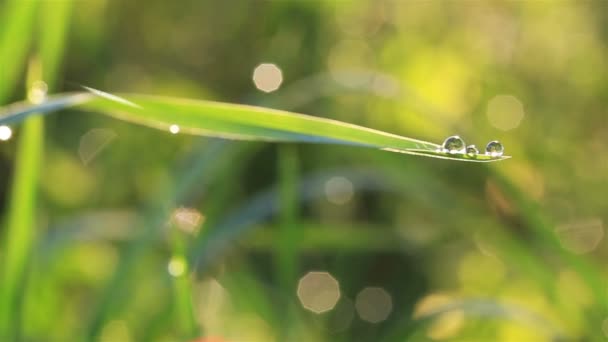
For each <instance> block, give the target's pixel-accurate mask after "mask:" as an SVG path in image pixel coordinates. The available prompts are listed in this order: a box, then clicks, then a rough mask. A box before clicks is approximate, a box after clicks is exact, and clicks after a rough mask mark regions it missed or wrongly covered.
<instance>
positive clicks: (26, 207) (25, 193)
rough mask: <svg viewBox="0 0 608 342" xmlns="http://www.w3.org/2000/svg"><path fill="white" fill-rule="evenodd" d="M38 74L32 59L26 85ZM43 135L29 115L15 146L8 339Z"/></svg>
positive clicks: (7, 263)
mask: <svg viewBox="0 0 608 342" xmlns="http://www.w3.org/2000/svg"><path fill="white" fill-rule="evenodd" d="M40 75H41V72H40V65H39V64H38V63H37V62H35V61H34V62H32V63H31V65H30V68H29V77H28V78H29V80H28V85H29V86H31V85H32V84H33V83H34V82H35V80H36V79H39V76H40ZM43 135H44V122H43V121H42V117H40V116H38V117H31V118H29V119H27V120H26V121H25V123H24V125H23V129H22V131H21V134H20V137H19V142H18V147H17V161H16V165H15V171H14V178H13V183H12V188H11V194H10V201H9V203H10V204H9V210H8V224H7V232H6V237H5V241H4V243H5V255H4V257H5V259H4V272H3V283H2V291H1V292H0V336H1V337H2V338H4V339H9V340H11V339H14V338H16V336H17V333H18V331H19V326H20V322H19V316H20V313H21V305H20V304H21V301H22V298H21V295H22V291H21V289H23V287H24V283H25V278H26V274H27V269H28V261H29V257H30V255H31V250H32V246H33V245H34V238H35V234H34V230H35V227H34V225H35V221H36V214H35V213H36V199H37V192H38V191H37V188H38V187H37V186H38V178H39V172H40V166H41V156H42V143H43Z"/></svg>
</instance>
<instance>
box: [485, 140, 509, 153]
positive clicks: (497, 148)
mask: <svg viewBox="0 0 608 342" xmlns="http://www.w3.org/2000/svg"><path fill="white" fill-rule="evenodd" d="M504 152H505V147H504V146H502V144H501V143H500V141H498V140H494V141H490V142H489V143H488V145H486V155H488V156H490V157H501V156H502V155H503V153H504Z"/></svg>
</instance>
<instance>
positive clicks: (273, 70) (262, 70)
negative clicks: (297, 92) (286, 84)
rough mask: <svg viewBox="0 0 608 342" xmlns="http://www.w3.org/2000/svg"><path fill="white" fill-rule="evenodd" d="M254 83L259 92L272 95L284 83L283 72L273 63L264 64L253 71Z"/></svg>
mask: <svg viewBox="0 0 608 342" xmlns="http://www.w3.org/2000/svg"><path fill="white" fill-rule="evenodd" d="M253 83H254V84H255V87H256V88H258V89H259V90H261V91H263V92H265V93H270V92H273V91H275V90H277V89H279V87H280V86H281V83H283V72H282V71H281V69H279V67H278V66H276V65H275V64H272V63H262V64H260V65H258V66H257V67H256V68H255V69H254V70H253Z"/></svg>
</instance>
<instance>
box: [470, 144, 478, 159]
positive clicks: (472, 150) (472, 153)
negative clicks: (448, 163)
mask: <svg viewBox="0 0 608 342" xmlns="http://www.w3.org/2000/svg"><path fill="white" fill-rule="evenodd" d="M478 153H479V150H478V149H477V147H476V146H475V145H469V146H467V155H468V156H469V157H475V156H476V155H477V154H478Z"/></svg>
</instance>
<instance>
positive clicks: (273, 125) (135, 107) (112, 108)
mask: <svg viewBox="0 0 608 342" xmlns="http://www.w3.org/2000/svg"><path fill="white" fill-rule="evenodd" d="M94 94H95V95H97V97H94V98H90V99H86V98H81V97H78V96H76V95H78V94H70V95H69V96H70V98H65V99H64V98H63V97H62V96H59V97H55V98H54V106H50V107H49V106H40V107H38V108H31V107H28V106H21V105H17V106H16V107H15V108H12V109H6V110H4V111H0V124H1V123H3V122H9V121H16V120H18V119H19V118H21V117H24V116H27V115H28V114H31V113H36V112H49V111H53V110H59V109H61V108H62V107H61V106H65V107H70V106H74V105H77V104H80V105H81V108H83V109H85V110H88V111H94V112H100V113H103V114H107V115H110V116H112V117H115V118H117V119H120V120H123V121H128V122H132V123H136V124H140V125H144V126H148V127H153V128H157V129H161V130H166V131H170V130H175V131H179V132H182V133H188V134H194V135H203V136H212V137H220V138H225V139H238V140H262V141H274V142H301V143H326V144H341V145H356V146H362V147H369V148H377V149H381V150H385V151H390V152H399V153H405V154H412V155H418V156H425V157H433V158H440V159H449V160H461V161H472V162H492V161H497V160H504V159H507V158H510V157H508V156H502V157H491V156H487V155H483V154H480V155H477V156H474V157H470V156H467V155H465V154H462V155H460V154H447V153H443V152H439V151H438V149H439V147H440V146H439V145H437V144H435V143H432V142H428V141H422V140H418V139H413V138H408V137H403V136H399V135H395V134H391V133H387V132H382V131H378V130H374V129H370V128H366V127H362V126H357V125H353V124H349V123H345V122H341V121H336V120H331V119H325V118H319V117H314V116H310V115H304V114H298V113H293V112H287V111H281V110H275V109H269V108H263V107H256V106H248V105H240V104H230V103H223V102H214V101H202V100H191V99H181V98H171V97H161V96H149V95H138V94H126V95H122V94H119V95H113V94H107V93H104V92H101V91H97V90H95V92H94Z"/></svg>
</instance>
